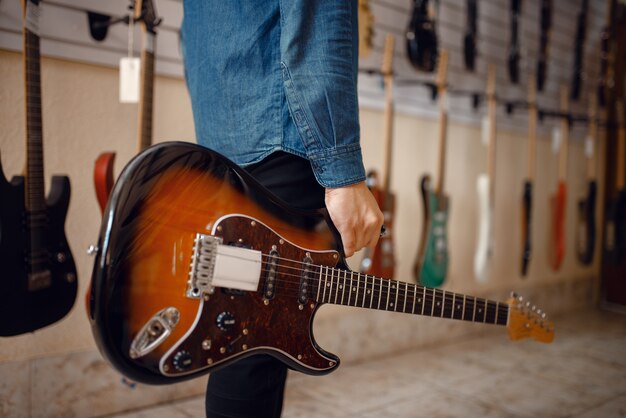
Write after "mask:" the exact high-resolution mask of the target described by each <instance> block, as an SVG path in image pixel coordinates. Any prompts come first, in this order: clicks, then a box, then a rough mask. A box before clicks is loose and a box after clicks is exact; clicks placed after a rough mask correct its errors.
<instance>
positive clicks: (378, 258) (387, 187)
mask: <svg viewBox="0 0 626 418" xmlns="http://www.w3.org/2000/svg"><path fill="white" fill-rule="evenodd" d="M393 50H394V37H393V36H391V35H387V39H386V42H385V53H384V59H383V68H382V73H383V76H384V80H385V114H384V134H383V136H384V142H385V160H384V161H385V169H384V173H385V181H384V184H383V186H382V188H381V185H380V181H379V178H378V174H377V173H376V171H371V172H370V173H368V175H367V185H368V187H369V188H370V190H371V191H372V194H373V195H374V198H375V199H376V202H377V203H378V206H379V207H380V210H381V211H382V212H383V215H384V219H385V233H384V234H383V236H381V237H380V238H379V239H378V242H377V243H376V247H375V248H374V249H373V250H370V249H369V248H366V249H365V251H364V256H363V260H362V261H361V268H360V270H361V272H362V273H366V274H371V275H374V276H379V277H386V278H388V279H393V276H394V269H395V264H396V262H395V257H394V251H393V216H394V213H395V201H396V199H395V196H394V194H393V193H392V192H391V153H392V144H393V141H392V139H393Z"/></svg>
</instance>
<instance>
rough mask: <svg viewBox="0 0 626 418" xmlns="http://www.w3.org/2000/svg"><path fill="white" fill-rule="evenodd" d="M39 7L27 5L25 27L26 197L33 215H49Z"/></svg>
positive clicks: (30, 3) (27, 2)
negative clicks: (39, 212) (46, 194)
mask: <svg viewBox="0 0 626 418" xmlns="http://www.w3.org/2000/svg"><path fill="white" fill-rule="evenodd" d="M38 9H39V4H38V3H33V2H31V1H26V7H25V16H26V18H25V22H26V23H25V26H24V29H23V31H24V80H25V86H26V87H25V88H26V193H25V202H24V203H25V205H26V209H27V210H28V211H29V212H37V211H45V209H46V202H45V199H44V177H43V174H44V173H43V129H42V117H41V72H40V59H39V35H38V34H37V33H36V32H37V25H38V23H37V21H36V19H37V18H38V17H39V11H38Z"/></svg>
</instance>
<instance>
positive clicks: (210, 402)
mask: <svg viewBox="0 0 626 418" xmlns="http://www.w3.org/2000/svg"><path fill="white" fill-rule="evenodd" d="M246 170H247V171H248V172H249V173H250V174H252V176H253V177H255V178H256V179H257V180H258V181H259V182H260V183H261V184H262V185H264V186H265V187H266V188H267V189H269V190H270V191H271V192H272V193H274V194H275V195H276V196H278V197H280V198H281V199H282V200H284V201H285V202H286V203H287V204H289V205H291V206H294V207H297V208H302V209H316V208H321V207H323V206H324V188H322V187H321V186H320V185H319V184H318V183H317V181H316V180H315V177H314V175H313V170H312V169H311V165H310V163H309V162H308V161H307V160H305V159H303V158H300V157H296V156H294V155H291V154H287V153H285V152H275V153H273V154H271V155H270V156H269V157H267V158H266V159H264V160H263V161H261V162H259V163H256V164H253V165H251V166H249V167H246ZM286 379H287V367H286V366H285V365H284V364H283V363H281V362H280V361H278V360H276V359H275V358H274V357H271V356H268V355H257V356H252V357H248V358H246V359H243V360H240V361H238V362H236V363H234V364H231V365H230V366H228V367H226V368H224V369H221V370H218V371H216V372H214V373H211V375H210V376H209V384H208V385H207V391H206V404H205V405H206V415H207V418H226V417H229V418H235V417H236V418H244V417H246V418H247V417H251V418H278V417H280V413H281V410H282V407H283V393H284V390H285V380H286Z"/></svg>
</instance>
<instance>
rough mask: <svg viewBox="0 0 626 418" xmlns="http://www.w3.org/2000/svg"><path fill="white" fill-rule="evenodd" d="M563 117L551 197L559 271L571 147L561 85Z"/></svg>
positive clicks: (552, 249)
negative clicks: (555, 176)
mask: <svg viewBox="0 0 626 418" xmlns="http://www.w3.org/2000/svg"><path fill="white" fill-rule="evenodd" d="M560 109H561V113H562V114H563V115H564V116H563V117H561V122H560V128H559V141H558V142H559V149H558V150H559V163H558V167H559V175H558V183H557V189H556V191H555V193H554V194H553V195H552V196H551V198H550V206H551V213H552V224H551V226H550V242H549V244H548V259H549V262H550V267H552V270H554V271H558V270H559V269H560V268H561V264H562V263H563V259H564V258H565V216H566V207H567V183H566V182H567V157H568V155H567V154H568V149H569V118H568V117H567V116H566V115H567V114H568V112H569V88H568V87H567V86H565V85H563V86H561V107H560Z"/></svg>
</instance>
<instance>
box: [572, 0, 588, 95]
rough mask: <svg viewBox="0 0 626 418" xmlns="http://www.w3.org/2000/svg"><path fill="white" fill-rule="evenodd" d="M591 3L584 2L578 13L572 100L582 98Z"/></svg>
mask: <svg viewBox="0 0 626 418" xmlns="http://www.w3.org/2000/svg"><path fill="white" fill-rule="evenodd" d="M588 8H589V1H588V0H582V4H581V6H580V12H579V13H578V23H577V26H576V46H575V48H574V70H573V74H572V89H571V95H572V100H575V101H576V100H578V98H579V97H580V86H581V84H582V79H583V71H584V69H583V57H584V53H585V37H586V35H587V10H588Z"/></svg>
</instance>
